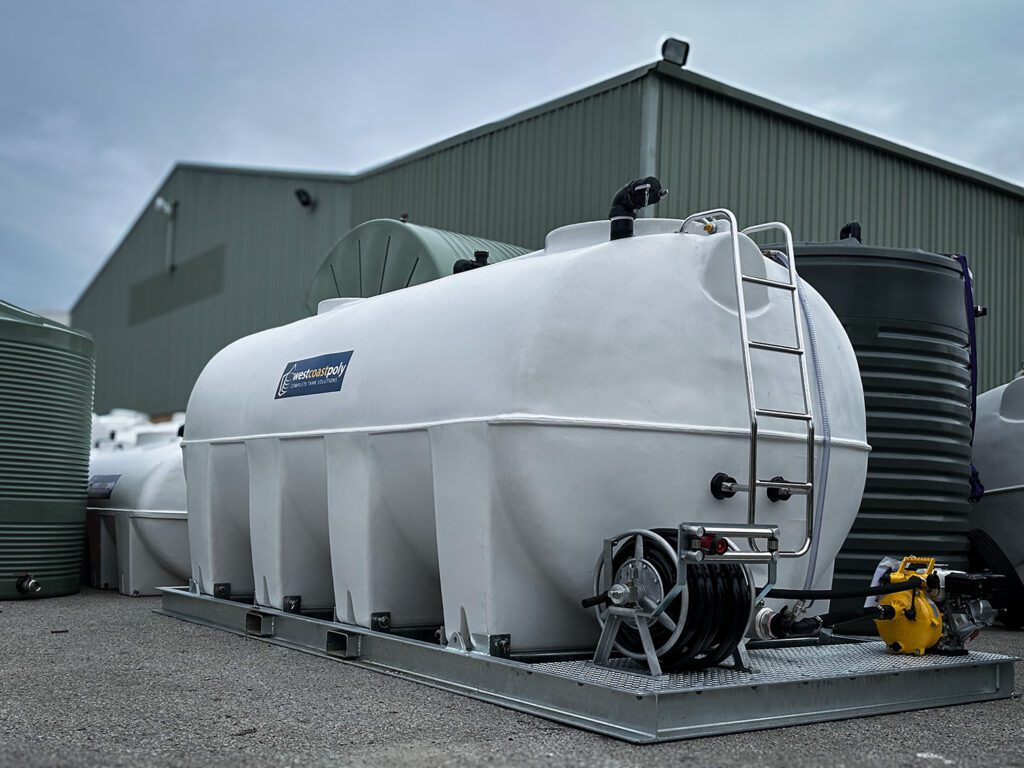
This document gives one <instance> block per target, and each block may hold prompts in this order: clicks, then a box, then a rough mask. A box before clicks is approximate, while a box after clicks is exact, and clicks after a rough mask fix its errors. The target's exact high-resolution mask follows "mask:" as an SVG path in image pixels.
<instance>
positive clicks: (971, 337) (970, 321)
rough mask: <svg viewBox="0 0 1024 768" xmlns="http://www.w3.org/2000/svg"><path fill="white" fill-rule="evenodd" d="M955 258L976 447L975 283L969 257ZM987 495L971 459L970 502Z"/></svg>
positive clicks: (959, 255)
mask: <svg viewBox="0 0 1024 768" xmlns="http://www.w3.org/2000/svg"><path fill="white" fill-rule="evenodd" d="M954 258H955V259H956V260H957V261H958V262H959V263H960V269H961V270H962V271H963V274H964V304H965V305H966V309H967V340H968V344H969V345H970V354H971V362H970V369H971V445H974V422H975V420H976V419H977V411H978V335H977V329H976V327H975V321H974V312H975V310H974V282H973V281H972V280H971V270H970V267H969V266H968V265H967V257H966V256H964V255H963V254H962V253H958V254H956V255H955V256H954ZM984 495H985V486H984V485H982V484H981V478H980V477H978V468H977V467H975V466H974V459H973V458H971V495H970V496H968V497H967V498H968V500H969V501H980V500H981V497H982V496H984Z"/></svg>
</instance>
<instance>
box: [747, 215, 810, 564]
mask: <svg viewBox="0 0 1024 768" xmlns="http://www.w3.org/2000/svg"><path fill="white" fill-rule="evenodd" d="M776 229H777V230H781V231H782V234H783V236H784V237H785V243H786V268H787V270H788V271H789V282H790V284H791V285H792V286H793V287H794V289H797V290H799V282H798V281H799V280H800V276H799V275H798V274H797V272H796V249H794V248H793V233H792V231H791V230H790V228H789V227H788V226H787V225H786V224H784V223H782V222H781V221H770V222H766V223H764V224H755V225H754V226H750V227H746V228H745V229H744V230H743V234H745V235H746V236H747V237H750V236H751V235H754V234H757V233H759V232H770V231H773V230H776ZM740 283H741V284H742V278H740ZM791 298H792V301H791V302H790V303H791V305H792V307H793V328H794V330H795V331H796V346H797V347H799V348H800V349H802V350H806V347H805V346H804V326H803V323H802V322H801V318H800V302H799V299H798V298H797V296H796V295H793V296H792V297H791ZM799 358H800V384H801V388H802V390H803V400H804V411H805V412H806V413H807V414H808V415H809V416H811V419H810V420H809V421H808V422H807V482H808V483H809V485H810V490H809V491H808V492H807V495H806V498H805V499H804V503H805V504H806V521H805V531H804V533H805V535H804V543H803V546H801V547H800V548H798V549H796V550H794V552H793V554H790V553H789V552H786V553H782V554H781V556H782V557H801V556H803V555H805V554H807V552H809V551H810V549H811V541H812V540H813V538H814V418H813V415H814V411H813V410H812V408H811V403H812V400H811V384H810V379H809V377H808V375H807V355H806V354H802V355H800V356H799ZM750 523H751V525H753V524H754V521H753V520H751V521H750Z"/></svg>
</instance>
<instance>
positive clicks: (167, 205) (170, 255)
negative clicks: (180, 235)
mask: <svg viewBox="0 0 1024 768" xmlns="http://www.w3.org/2000/svg"><path fill="white" fill-rule="evenodd" d="M153 209H154V210H155V211H157V212H159V213H162V214H163V215H164V216H166V217H167V240H166V244H165V246H164V248H165V250H164V266H165V267H166V268H167V272H168V273H171V272H173V271H174V270H175V264H174V220H175V219H176V218H177V215H178V201H177V200H165V199H164V198H163V197H160V196H159V195H157V198H156V200H154V201H153Z"/></svg>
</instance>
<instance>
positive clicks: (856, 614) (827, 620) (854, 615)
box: [818, 605, 896, 627]
mask: <svg viewBox="0 0 1024 768" xmlns="http://www.w3.org/2000/svg"><path fill="white" fill-rule="evenodd" d="M895 616H896V609H895V608H893V607H892V606H891V605H872V606H869V607H867V608H850V609H848V610H845V611H829V612H828V613H823V614H822V615H821V616H819V617H818V618H819V619H821V626H823V627H834V626H835V625H836V624H845V623H846V622H848V621H857V620H858V619H882V620H887V619H892V618H894V617H895Z"/></svg>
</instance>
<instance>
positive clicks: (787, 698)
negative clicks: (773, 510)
mask: <svg viewBox="0 0 1024 768" xmlns="http://www.w3.org/2000/svg"><path fill="white" fill-rule="evenodd" d="M162 592H163V598H162V607H161V610H160V611H159V612H160V613H162V614H164V615H167V616H172V617H174V618H178V619H184V620H186V621H191V622H195V623H198V624H203V625H205V626H210V627H216V628H218V629H224V630H227V631H230V632H235V633H237V634H242V635H249V636H253V637H258V638H260V639H262V640H264V641H266V642H269V643H274V644H276V645H281V646H285V647H288V648H293V649H295V650H300V651H303V652H306V653H312V654H316V655H319V656H323V657H327V658H332V659H337V660H339V661H342V662H343V663H346V664H352V665H354V666H358V667H362V668H364V669H370V670H374V671H377V672H382V673H385V674H389V675H394V676H398V677H402V678H405V679H407V680H413V681H416V682H419V683H423V684H426V685H430V686H433V687H436V688H441V689H444V690H447V691H450V692H453V693H458V694H461V695H465V696H470V697H472V698H475V699H478V700H481V701H486V702H489V703H492V704H498V705H501V706H505V707H510V708H512V709H516V710H519V711H522V712H528V713H531V714H534V715H539V716H541V717H545V718H548V719H551V720H556V721H559V722H562V723H567V724H570V725H574V726H577V727H580V728H586V729H588V730H592V731H597V732H599V733H603V734H606V735H609V736H615V737H617V738H621V739H625V740H627V741H633V742H657V741H668V740H673V739H686V738H693V737H697V736H710V735H716V734H723V733H734V732H737V731H750V730H758V729H764V728H773V727H779V726H785V725H800V724H806V723H816V722H822V721H826V720H841V719H846V718H851V717H861V716H865V715H876V714H888V713H893V712H905V711H908V710H913V709H925V708H931V707H939V706H949V705H955V704H966V703H971V702H979V701H989V700H993V699H1005V698H1010V697H1012V696H1013V662H1014V659H1012V658H1010V657H1008V656H1000V655H997V654H991V653H977V652H973V653H971V654H969V655H967V656H923V657H909V656H894V655H891V654H889V653H887V652H886V651H885V647H884V645H883V644H882V643H880V642H871V643H851V644H845V643H844V644H836V645H815V646H802V647H788V648H761V649H756V650H751V651H750V661H751V664H752V666H753V667H754V668H755V671H753V672H742V671H737V670H733V669H729V668H725V667H716V668H713V669H710V670H706V671H701V672H688V673H682V674H671V675H665V676H664V677H662V678H658V679H652V678H650V677H647V676H646V675H642V674H637V672H636V670H637V669H639V668H638V667H637V665H636V663H635V662H632V661H630V660H628V659H617V660H614V661H613V665H614V666H615V667H617V668H615V669H608V668H602V667H595V666H594V665H593V664H591V663H589V662H586V661H579V660H571V661H570V660H554V661H537V662H534V663H527V662H524V661H516V660H510V659H500V658H495V657H491V656H487V655H483V654H478V653H466V652H463V651H458V650H454V649H447V648H442V647H441V646H439V645H436V644H433V643H426V642H420V641H417V640H410V639H407V638H403V637H400V636H398V635H393V634H387V633H383V632H374V631H371V630H368V629H366V628H363V627H355V626H350V625H346V624H339V623H336V622H331V621H325V620H322V619H314V618H309V617H306V616H302V615H298V614H292V613H284V612H282V611H276V610H273V609H269V608H257V607H254V606H251V605H247V604H244V603H239V602H234V601H231V600H223V599H218V598H213V597H209V596H206V595H199V594H194V593H191V592H189V591H188V590H187V589H182V588H166V589H164V590H162Z"/></svg>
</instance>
